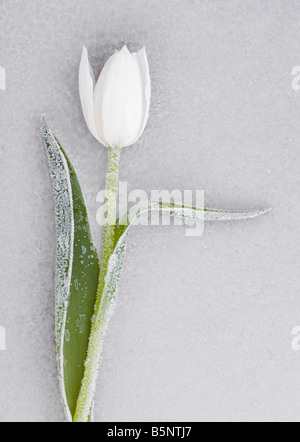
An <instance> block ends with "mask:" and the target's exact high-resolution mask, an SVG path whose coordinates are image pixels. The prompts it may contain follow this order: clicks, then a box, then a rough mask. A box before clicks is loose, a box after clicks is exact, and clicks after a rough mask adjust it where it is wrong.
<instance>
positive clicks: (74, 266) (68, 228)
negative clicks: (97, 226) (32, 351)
mask: <svg viewBox="0 0 300 442" xmlns="http://www.w3.org/2000/svg"><path fill="white" fill-rule="evenodd" d="M42 131H43V139H44V143H45V147H46V151H47V155H48V162H49V167H50V173H51V178H52V184H53V190H54V199H55V212H56V226H57V248H56V290H55V313H56V315H55V316H56V345H57V359H58V372H59V380H60V387H61V392H62V398H63V404H64V407H65V414H66V418H67V420H68V421H72V420H73V416H74V413H75V408H76V403H77V398H78V394H79V391H80V387H81V381H82V378H83V374H84V363H85V359H86V353H87V347H88V341H89V335H90V330H91V319H92V316H93V313H94V304H95V297H96V291H97V285H98V277H99V260H98V256H97V252H96V248H95V247H94V245H93V242H92V238H91V233H90V226H89V221H88V215H87V209H86V206H85V202H84V198H83V195H82V191H81V188H80V184H79V181H78V179H77V176H76V173H75V171H74V168H73V167H72V165H71V163H70V161H69V159H68V158H67V156H66V154H65V153H64V151H63V149H62V148H61V146H60V145H59V143H58V142H57V140H56V139H55V137H54V136H53V134H52V132H51V130H50V129H49V127H48V125H47V123H46V120H45V118H43V125H42Z"/></svg>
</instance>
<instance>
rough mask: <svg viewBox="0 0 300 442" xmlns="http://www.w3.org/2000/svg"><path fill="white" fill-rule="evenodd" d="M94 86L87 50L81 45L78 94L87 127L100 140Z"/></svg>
mask: <svg viewBox="0 0 300 442" xmlns="http://www.w3.org/2000/svg"><path fill="white" fill-rule="evenodd" d="M94 88H95V77H94V74H93V70H92V68H91V65H90V63H89V58H88V51H87V49H86V47H83V50H82V56H81V62H80V67H79V94H80V100H81V106H82V112H83V116H84V118H85V121H86V124H87V127H88V128H89V130H90V132H91V133H92V135H94V137H95V138H96V139H97V140H98V141H99V142H100V143H103V141H102V140H101V139H100V137H99V134H98V131H97V126H96V122H95V113H94Z"/></svg>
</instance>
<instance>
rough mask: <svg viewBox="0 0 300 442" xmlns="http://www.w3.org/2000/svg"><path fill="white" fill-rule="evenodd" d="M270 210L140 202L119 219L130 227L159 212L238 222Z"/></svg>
mask: <svg viewBox="0 0 300 442" xmlns="http://www.w3.org/2000/svg"><path fill="white" fill-rule="evenodd" d="M271 210H272V209H262V210H252V211H251V210H250V211H248V212H246V211H241V210H240V211H229V210H218V209H203V208H197V207H176V206H174V205H172V204H171V203H160V202H157V201H150V202H149V203H148V202H143V201H142V202H140V203H138V204H135V205H134V206H133V207H131V209H130V210H129V211H128V212H127V213H125V214H124V215H123V216H122V217H121V218H120V225H126V224H129V227H130V225H131V224H132V223H133V221H134V220H135V218H137V217H138V216H139V215H141V214H142V213H145V212H151V211H160V212H165V213H169V214H170V215H172V216H177V217H181V218H187V219H194V220H203V219H204V221H240V220H246V219H251V218H257V217H258V216H261V215H264V214H266V213H269V212H270V211H271Z"/></svg>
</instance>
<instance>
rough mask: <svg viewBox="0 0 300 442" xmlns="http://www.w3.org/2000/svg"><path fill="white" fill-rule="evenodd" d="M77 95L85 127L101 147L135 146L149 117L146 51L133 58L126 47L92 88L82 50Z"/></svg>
mask: <svg viewBox="0 0 300 442" xmlns="http://www.w3.org/2000/svg"><path fill="white" fill-rule="evenodd" d="M79 93H80V99H81V104H82V110H83V115H84V118H85V121H86V123H87V126H88V128H89V130H90V131H91V133H92V134H93V135H94V137H95V138H97V140H98V141H100V143H102V144H104V145H105V146H107V147H108V146H110V147H114V146H119V147H125V146H130V145H132V144H134V143H135V142H136V141H137V140H138V139H139V138H140V136H141V135H142V133H143V131H144V129H145V126H146V123H147V120H148V116H149V107H150V97H151V84H150V74H149V66H148V60H147V56H146V51H145V48H143V49H141V50H140V51H139V52H137V53H132V54H131V53H130V52H129V51H128V49H127V46H124V47H123V49H122V50H121V51H116V52H115V54H114V55H112V56H111V57H110V58H109V59H108V61H107V62H106V64H105V66H104V68H103V70H102V72H101V74H100V76H99V79H98V81H97V83H96V84H95V79H94V75H93V71H92V68H91V66H90V63H89V60H88V52H87V50H86V48H85V47H84V48H83V51H82V57H81V63H80V69H79Z"/></svg>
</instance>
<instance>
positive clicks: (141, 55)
mask: <svg viewBox="0 0 300 442" xmlns="http://www.w3.org/2000/svg"><path fill="white" fill-rule="evenodd" d="M132 55H135V56H136V58H137V61H138V63H139V67H140V71H141V76H142V78H143V89H144V110H143V113H144V119H143V122H142V126H141V130H140V132H139V134H138V136H137V137H136V139H135V140H134V142H133V143H132V144H134V143H135V142H136V141H137V140H138V139H139V138H140V136H141V135H142V133H143V132H144V130H145V127H146V124H147V121H148V118H149V110H150V101H151V80H150V72H149V64H148V59H147V55H146V48H145V47H143V48H142V49H141V50H140V51H139V52H138V53H136V54H132Z"/></svg>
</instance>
